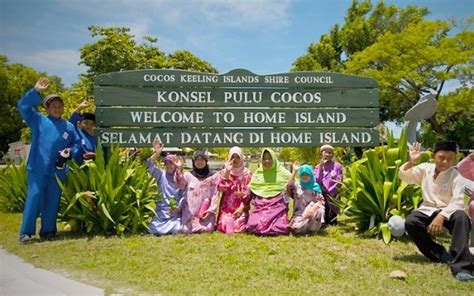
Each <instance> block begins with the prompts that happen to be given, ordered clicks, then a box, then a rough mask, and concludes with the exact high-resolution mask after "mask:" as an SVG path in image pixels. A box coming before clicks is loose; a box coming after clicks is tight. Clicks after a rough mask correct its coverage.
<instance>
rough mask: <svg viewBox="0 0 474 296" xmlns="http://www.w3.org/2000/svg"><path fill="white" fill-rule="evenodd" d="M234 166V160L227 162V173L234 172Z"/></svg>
mask: <svg viewBox="0 0 474 296" xmlns="http://www.w3.org/2000/svg"><path fill="white" fill-rule="evenodd" d="M233 164H234V162H233V161H232V160H229V161H226V162H225V171H226V173H229V172H230V171H231V170H232V168H233Z"/></svg>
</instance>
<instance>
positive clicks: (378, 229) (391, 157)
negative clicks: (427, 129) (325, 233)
mask: <svg viewBox="0 0 474 296" xmlns="http://www.w3.org/2000/svg"><path fill="white" fill-rule="evenodd" d="M407 158H408V152H407V133H406V131H403V132H402V134H401V136H400V139H398V142H397V143H396V141H395V138H394V137H393V134H392V133H390V132H389V133H388V139H387V145H384V146H379V147H376V148H374V149H369V150H366V151H365V152H364V156H363V158H362V159H360V160H358V161H355V162H354V163H353V164H352V165H350V166H349V167H347V168H346V174H345V179H344V182H343V183H344V186H343V188H344V189H343V192H342V194H341V196H343V198H342V207H343V208H344V210H343V211H344V213H345V214H346V215H347V216H348V217H349V221H351V222H354V223H355V224H356V226H357V229H358V230H359V231H367V232H368V233H369V234H371V235H380V234H381V235H382V238H383V240H384V242H385V243H389V242H390V239H391V234H390V230H389V228H388V224H387V221H388V219H389V218H390V217H391V216H392V215H399V216H401V217H403V218H404V217H406V215H407V214H408V213H409V212H410V211H411V210H413V209H415V208H417V207H418V205H419V203H420V202H421V189H420V187H419V186H415V185H408V184H407V183H406V182H404V181H401V180H400V179H399V178H398V171H399V168H400V166H401V165H402V164H404V163H405V162H406V161H407ZM429 159H430V153H429V152H424V153H423V155H422V157H421V159H420V160H419V162H426V161H428V160H429Z"/></svg>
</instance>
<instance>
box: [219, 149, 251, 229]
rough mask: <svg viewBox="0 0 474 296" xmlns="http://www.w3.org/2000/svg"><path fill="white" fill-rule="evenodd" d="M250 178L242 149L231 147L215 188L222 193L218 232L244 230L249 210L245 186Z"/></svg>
mask: <svg viewBox="0 0 474 296" xmlns="http://www.w3.org/2000/svg"><path fill="white" fill-rule="evenodd" d="M251 177H252V173H251V172H250V171H249V170H248V169H246V168H245V166H244V154H243V152H242V149H240V148H239V147H232V148H231V149H230V150H229V156H228V157H227V163H226V167H225V169H224V172H223V173H222V174H221V178H220V182H219V185H218V187H217V188H218V190H219V191H220V192H222V193H223V194H222V198H221V202H220V204H221V205H220V210H219V219H218V221H217V230H219V231H220V232H224V233H233V232H243V231H244V230H245V225H246V223H247V219H248V217H249V208H250V199H249V197H248V195H247V185H248V183H249V182H250V178H251Z"/></svg>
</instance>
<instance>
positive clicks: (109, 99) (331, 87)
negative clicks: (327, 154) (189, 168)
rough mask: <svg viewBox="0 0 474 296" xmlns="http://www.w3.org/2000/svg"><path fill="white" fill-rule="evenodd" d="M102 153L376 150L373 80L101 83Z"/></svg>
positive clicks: (223, 77) (313, 76) (156, 74)
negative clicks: (114, 147)
mask: <svg viewBox="0 0 474 296" xmlns="http://www.w3.org/2000/svg"><path fill="white" fill-rule="evenodd" d="M94 93H95V102H96V106H97V109H96V117H97V119H96V122H97V125H98V127H99V137H100V140H101V142H102V144H103V145H106V146H107V145H111V144H116V143H118V144H120V145H121V146H133V147H140V146H150V145H151V143H152V142H153V139H155V138H157V139H160V140H161V141H162V142H163V143H165V144H166V145H168V146H169V145H171V146H234V145H238V146H278V147H283V146H319V145H322V144H325V143H330V144H333V145H336V146H372V145H376V144H377V141H378V133H377V132H376V130H375V129H374V127H375V125H377V124H378V114H379V110H378V98H377V97H378V96H377V88H376V83H375V81H374V80H372V79H369V78H366V77H359V76H354V75H345V74H340V73H324V72H292V73H281V74H271V75H256V74H254V73H252V72H250V71H248V70H244V69H237V70H233V71H230V72H229V73H226V74H220V75H217V74H209V73H197V72H190V71H181V70H138V71H123V72H115V73H108V74H103V75H99V76H97V77H96V78H95V86H94Z"/></svg>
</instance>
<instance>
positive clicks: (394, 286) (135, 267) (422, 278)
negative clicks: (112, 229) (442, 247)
mask: <svg viewBox="0 0 474 296" xmlns="http://www.w3.org/2000/svg"><path fill="white" fill-rule="evenodd" d="M20 217H21V216H20V215H19V214H0V244H1V245H3V247H4V248H5V249H6V250H7V251H9V252H11V253H14V254H16V255H18V256H20V257H22V258H24V259H25V260H26V261H28V262H31V263H32V264H34V265H35V266H38V267H41V268H45V269H48V270H52V271H55V272H58V273H60V274H66V275H68V276H70V277H72V278H74V279H76V280H79V281H82V282H85V283H88V284H91V285H94V286H97V287H100V288H103V289H105V290H106V292H107V293H124V294H127V295H129V294H132V295H133V294H164V295H186V294H199V295H213V294H220V295H235V294H238V295H255V294H259V295H265V294H266V295H270V294H271V295H275V294H286V295H302V294H312V295H341V294H342V295H364V294H365V295H393V294H402V295H469V294H470V295H473V291H474V283H472V282H471V283H462V282H458V281H456V280H455V279H453V278H452V276H451V274H450V272H449V269H448V267H447V266H445V265H441V264H432V263H429V262H428V261H427V260H425V259H424V258H423V257H422V256H420V255H418V254H417V252H416V251H415V248H414V246H413V244H411V243H408V242H400V241H395V242H393V243H392V244H390V245H388V246H387V245H385V244H384V243H383V242H382V241H381V240H376V239H371V238H364V237H360V236H358V235H356V234H355V233H354V231H353V229H351V228H350V227H348V226H345V225H339V226H336V227H331V228H327V229H325V230H323V231H321V232H320V234H319V235H317V236H300V237H295V236H281V237H255V236H250V235H234V236H232V237H229V236H226V235H224V234H220V233H212V234H202V235H189V236H184V235H175V236H165V237H153V236H150V235H143V236H140V235H137V236H130V237H122V238H118V237H109V238H107V237H101V236H96V237H87V236H77V235H71V234H69V233H65V232H63V233H60V238H59V239H58V240H56V241H52V242H43V243H34V244H31V245H19V244H18V242H17V238H18V229H19V223H20ZM443 242H444V243H448V240H447V239H446V238H444V239H443ZM397 269H400V270H403V271H404V272H406V273H407V275H408V277H407V279H406V280H397V279H390V278H389V277H388V274H389V273H390V272H391V271H393V270H397Z"/></svg>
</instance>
